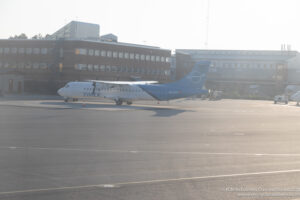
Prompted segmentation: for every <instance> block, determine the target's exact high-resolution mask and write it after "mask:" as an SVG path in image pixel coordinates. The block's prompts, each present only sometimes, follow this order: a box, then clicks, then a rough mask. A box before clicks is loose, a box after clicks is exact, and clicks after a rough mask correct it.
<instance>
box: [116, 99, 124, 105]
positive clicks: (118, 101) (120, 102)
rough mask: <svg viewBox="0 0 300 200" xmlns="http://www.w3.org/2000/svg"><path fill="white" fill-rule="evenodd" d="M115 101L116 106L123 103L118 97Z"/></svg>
mask: <svg viewBox="0 0 300 200" xmlns="http://www.w3.org/2000/svg"><path fill="white" fill-rule="evenodd" d="M115 102H116V105H117V106H120V105H122V104H123V101H122V100H120V99H118V100H115Z"/></svg>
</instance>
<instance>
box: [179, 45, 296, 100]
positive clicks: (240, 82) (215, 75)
mask: <svg viewBox="0 0 300 200" xmlns="http://www.w3.org/2000/svg"><path fill="white" fill-rule="evenodd" d="M176 54H178V57H177V59H178V60H177V61H176V62H177V63H178V62H179V63H182V64H180V65H177V66H178V68H179V69H176V71H177V72H178V76H182V75H183V74H184V73H186V72H187V71H189V69H188V68H191V67H192V66H193V63H195V62H197V61H200V60H210V61H211V67H210V71H209V74H208V80H207V87H208V88H210V89H212V90H221V91H224V92H225V94H226V95H228V97H236V98H239V97H241V98H245V97H246V98H251V97H253V98H266V99H268V98H272V97H273V96H274V95H276V94H279V93H283V92H284V88H285V87H286V86H287V85H289V84H290V81H291V79H289V68H290V66H289V63H290V60H291V59H292V60H293V58H295V57H297V55H298V52H296V51H247V50H190V49H178V50H176ZM296 63H297V62H295V65H297V64H296ZM181 68H182V69H181ZM294 79H295V78H294Z"/></svg>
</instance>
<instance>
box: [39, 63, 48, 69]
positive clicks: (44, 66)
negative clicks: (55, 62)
mask: <svg viewBox="0 0 300 200" xmlns="http://www.w3.org/2000/svg"><path fill="white" fill-rule="evenodd" d="M47 68H48V66H47V63H40V69H47Z"/></svg>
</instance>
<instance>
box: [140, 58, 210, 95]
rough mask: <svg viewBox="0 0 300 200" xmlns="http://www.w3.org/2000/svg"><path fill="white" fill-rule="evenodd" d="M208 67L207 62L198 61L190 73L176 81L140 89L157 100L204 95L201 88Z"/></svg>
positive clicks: (144, 86) (204, 91)
mask: <svg viewBox="0 0 300 200" xmlns="http://www.w3.org/2000/svg"><path fill="white" fill-rule="evenodd" d="M209 66H210V62H209V61H200V62H197V63H196V64H195V66H194V68H193V69H192V71H191V72H190V73H188V74H187V75H186V76H185V77H183V78H182V79H180V80H178V81H175V82H172V83H166V84H153V85H152V84H151V85H140V87H141V88H142V89H143V90H144V91H145V92H147V93H148V94H149V95H151V96H152V97H154V98H155V99H157V100H170V99H178V98H185V97H189V96H193V95H199V94H204V93H207V90H204V89H203V86H204V83H205V81H206V74H207V72H208V69H209Z"/></svg>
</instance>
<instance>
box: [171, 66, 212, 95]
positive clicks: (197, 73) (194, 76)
mask: <svg viewBox="0 0 300 200" xmlns="http://www.w3.org/2000/svg"><path fill="white" fill-rule="evenodd" d="M209 66H210V61H200V62H197V63H196V64H195V66H194V67H193V69H192V71H191V72H190V73H188V74H187V75H186V76H184V77H183V78H182V79H180V80H179V81H176V82H173V83H170V84H174V85H176V86H179V87H182V88H184V87H188V88H189V89H191V88H194V87H195V89H196V88H199V87H201V88H202V87H203V85H204V83H205V81H206V74H207V72H208V69H209Z"/></svg>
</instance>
